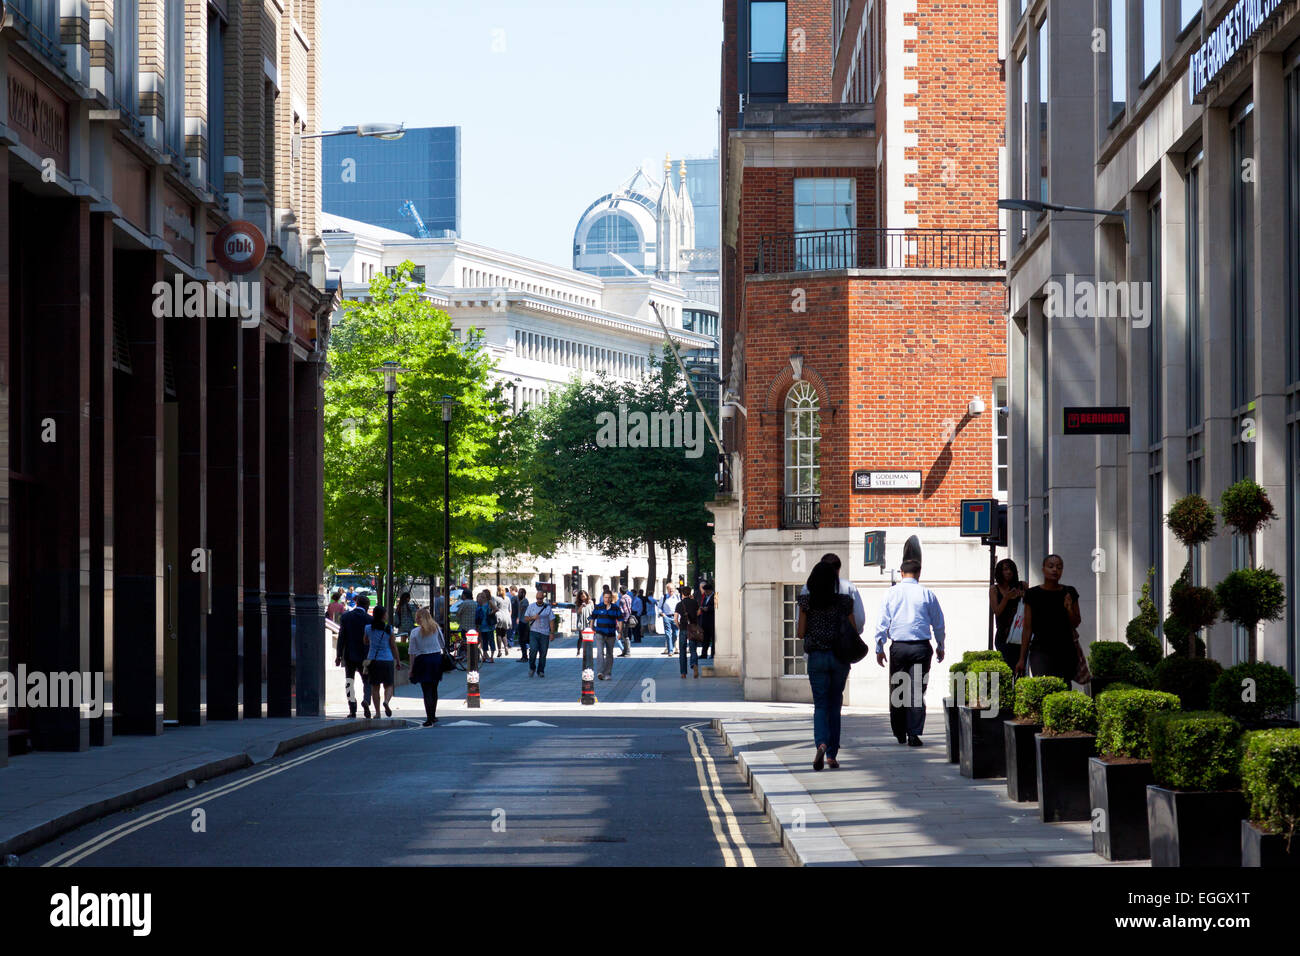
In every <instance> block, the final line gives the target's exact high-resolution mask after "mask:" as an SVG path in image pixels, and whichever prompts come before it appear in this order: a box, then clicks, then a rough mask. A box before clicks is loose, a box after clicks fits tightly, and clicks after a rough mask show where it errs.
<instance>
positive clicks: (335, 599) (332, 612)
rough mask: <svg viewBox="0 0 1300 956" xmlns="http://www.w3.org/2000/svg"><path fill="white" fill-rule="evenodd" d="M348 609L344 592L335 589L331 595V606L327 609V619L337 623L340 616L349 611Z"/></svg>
mask: <svg viewBox="0 0 1300 956" xmlns="http://www.w3.org/2000/svg"><path fill="white" fill-rule="evenodd" d="M347 610H348V606H347V605H346V604H344V603H343V592H342V591H335V592H334V593H333V594H331V595H330V603H329V607H327V608H326V609H325V619H326V620H328V621H333V622H334V623H335V624H337V623H338V622H339V618H341V617H343V615H344V614H346V613H347Z"/></svg>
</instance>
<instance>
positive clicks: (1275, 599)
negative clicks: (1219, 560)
mask: <svg viewBox="0 0 1300 956" xmlns="http://www.w3.org/2000/svg"><path fill="white" fill-rule="evenodd" d="M1215 595H1216V596H1217V598H1218V600H1219V604H1220V605H1221V606H1222V607H1223V616H1224V617H1226V618H1227V619H1228V620H1229V621H1232V623H1234V624H1239V625H1241V626H1242V627H1244V628H1245V629H1246V630H1248V631H1250V632H1252V634H1253V632H1254V630H1255V626H1256V625H1257V624H1259V622H1260V621H1276V620H1277V619H1278V618H1280V617H1281V616H1282V611H1283V609H1284V608H1285V607H1286V588H1285V587H1284V586H1283V584H1282V579H1281V578H1280V577H1278V576H1277V572H1276V571H1272V570H1270V569H1269V568H1238V569H1237V570H1236V571H1233V572H1232V573H1231V574H1229V575H1228V576H1227V577H1226V578H1224V579H1223V580H1222V581H1220V582H1219V586H1218V587H1217V588H1215Z"/></svg>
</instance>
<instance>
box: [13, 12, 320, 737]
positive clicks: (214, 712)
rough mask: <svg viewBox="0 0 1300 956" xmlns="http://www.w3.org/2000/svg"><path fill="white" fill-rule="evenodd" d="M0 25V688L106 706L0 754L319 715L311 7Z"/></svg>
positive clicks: (17, 718) (44, 16)
mask: <svg viewBox="0 0 1300 956" xmlns="http://www.w3.org/2000/svg"><path fill="white" fill-rule="evenodd" d="M5 10H6V13H5V20H4V26H3V30H2V31H0V74H2V75H3V77H4V80H5V89H6V91H7V96H6V97H5V98H4V99H2V100H0V181H2V182H3V184H4V190H3V192H0V419H3V427H0V442H3V443H4V444H3V451H2V452H0V670H4V671H9V672H15V671H18V670H19V669H20V668H25V669H26V670H27V671H28V672H29V673H30V672H43V673H47V674H57V673H68V672H74V671H75V672H88V673H96V672H102V673H103V674H104V677H105V690H106V697H107V701H106V702H105V704H106V706H105V709H104V711H103V713H102V715H98V716H95V715H94V713H95V711H94V708H89V707H78V706H64V707H24V708H14V709H11V710H9V712H8V714H6V713H5V712H4V711H3V710H0V722H2V723H0V726H2V727H3V729H4V730H5V731H6V732H7V737H8V739H9V748H7V749H8V750H9V751H12V752H14V753H23V752H25V751H26V750H27V749H28V748H29V747H34V748H36V749H59V750H81V749H86V748H87V747H90V746H94V745H106V744H108V743H110V741H111V740H112V738H113V736H114V735H123V734H144V735H153V734H160V733H162V732H163V727H164V723H165V722H166V721H171V720H174V721H177V722H179V723H183V724H195V723H201V722H203V721H204V720H232V719H237V718H240V717H241V716H242V717H244V718H252V717H260V716H263V715H266V716H289V715H291V714H292V713H295V712H296V713H300V714H317V713H321V712H322V711H323V705H324V670H323V650H324V644H323V640H324V637H323V626H322V622H321V604H320V600H319V589H320V586H321V564H320V561H321V558H320V553H321V549H320V537H321V515H320V500H321V405H322V399H321V374H322V369H323V362H322V359H323V355H324V348H325V342H324V338H325V336H326V335H327V334H328V314H329V312H330V311H331V308H332V300H333V296H332V294H330V293H328V292H326V291H325V289H324V285H325V282H324V279H325V271H324V256H323V252H322V250H321V247H320V245H319V240H318V239H317V238H316V233H317V230H318V226H317V218H318V212H317V210H318V208H319V197H318V182H319V159H318V155H317V152H318V148H319V147H318V141H316V140H311V139H305V140H304V139H302V138H300V137H301V134H303V133H306V132H315V131H316V129H317V117H318V115H319V104H318V102H317V94H316V83H315V78H316V75H317V72H318V61H317V57H318V49H317V46H316V34H317V2H316V0H276V2H264V0H211V2H203V0H199V2H195V0H92V2H89V3H66V2H65V3H59V2H55V0H17V2H11V3H7V4H5ZM232 220H247V221H249V222H251V223H253V224H254V225H255V226H256V231H257V232H260V233H261V236H262V237H264V238H265V239H266V244H267V251H266V255H265V259H264V261H263V263H262V264H261V266H260V268H258V269H256V270H255V271H252V272H247V273H245V274H243V275H241V276H232V275H230V274H229V273H227V272H226V271H225V269H223V267H222V266H221V265H220V264H218V262H217V261H216V260H215V258H214V255H213V246H214V243H213V241H212V240H213V236H214V234H215V233H216V232H217V231H218V230H219V229H221V228H222V227H223V226H224V225H225V224H227V223H229V222H231V221H232ZM231 265H232V266H234V267H238V263H237V262H232V263H231ZM209 281H214V282H219V283H221V285H220V286H219V287H213V288H212V291H211V292H210V293H208V291H207V290H208V288H209V287H208V286H207V285H206V283H208V282H209ZM196 286H197V288H199V289H200V292H199V293H198V294H196V295H190V294H189V291H188V290H192V289H193V288H195V287H196ZM177 288H179V289H180V290H181V291H182V295H181V296H174V295H173V294H172V292H171V290H175V289H177ZM183 301H184V302H189V303H190V307H188V308H187V307H185V306H184V305H183V304H182V302H183ZM238 302H243V303H244V304H246V305H248V306H250V309H249V310H246V313H238V312H236V314H233V315H232V314H231V309H232V308H233V307H234V306H235V304H236V303H238ZM200 303H201V305H200ZM247 313H252V317H251V318H250V316H249V314H247ZM227 316H229V317H227ZM295 657H296V658H297V661H298V664H299V666H298V667H297V668H296V671H295V670H294V669H293V661H294V659H295ZM295 674H296V683H295V679H294V677H293V675H295ZM6 718H7V719H6ZM5 752H6V748H0V761H3V760H4V759H5Z"/></svg>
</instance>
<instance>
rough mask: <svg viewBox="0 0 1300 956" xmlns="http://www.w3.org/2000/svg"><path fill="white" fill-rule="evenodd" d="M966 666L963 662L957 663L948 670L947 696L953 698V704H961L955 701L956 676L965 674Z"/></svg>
mask: <svg viewBox="0 0 1300 956" xmlns="http://www.w3.org/2000/svg"><path fill="white" fill-rule="evenodd" d="M966 666H967V665H966V662H965V661H957V662H956V663H954V664H953V665H952V666H951V667H949V668H948V696H949V697H951V698H953V703H955V704H959V703H961V701H959V700H957V675H958V674H965V673H966ZM962 680H965V678H962Z"/></svg>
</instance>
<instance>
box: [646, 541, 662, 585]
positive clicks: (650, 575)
mask: <svg viewBox="0 0 1300 956" xmlns="http://www.w3.org/2000/svg"><path fill="white" fill-rule="evenodd" d="M645 543H646V545H647V547H649V549H650V560H649V561H648V562H646V590H647V591H649V592H650V593H651V594H654V593H656V592H657V591H658V590H659V588H658V586H657V585H656V584H655V571H656V565H655V539H654V538H652V537H651V538H646V539H645Z"/></svg>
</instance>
